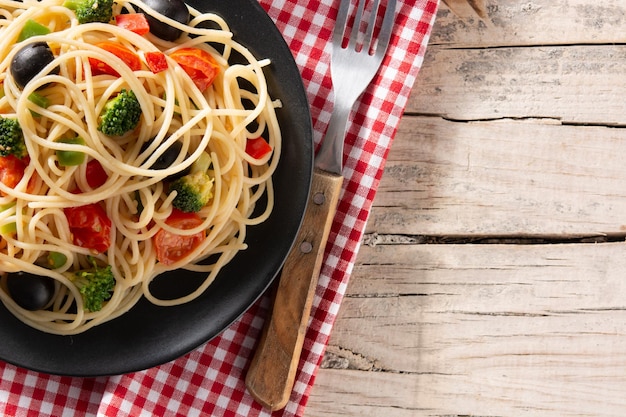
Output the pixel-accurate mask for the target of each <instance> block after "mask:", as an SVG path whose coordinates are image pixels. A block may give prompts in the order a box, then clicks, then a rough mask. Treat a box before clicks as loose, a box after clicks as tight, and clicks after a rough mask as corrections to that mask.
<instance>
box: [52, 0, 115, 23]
mask: <svg viewBox="0 0 626 417" xmlns="http://www.w3.org/2000/svg"><path fill="white" fill-rule="evenodd" d="M63 6H64V7H67V8H68V9H70V10H73V11H74V13H76V19H78V23H92V22H101V23H109V22H110V21H111V19H112V18H113V0H65V2H64V3H63Z"/></svg>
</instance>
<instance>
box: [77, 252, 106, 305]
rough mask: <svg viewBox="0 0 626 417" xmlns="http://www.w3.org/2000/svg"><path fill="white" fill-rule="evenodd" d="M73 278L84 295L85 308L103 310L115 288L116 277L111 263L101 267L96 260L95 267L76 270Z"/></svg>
mask: <svg viewBox="0 0 626 417" xmlns="http://www.w3.org/2000/svg"><path fill="white" fill-rule="evenodd" d="M71 280H72V282H73V283H74V284H75V285H76V287H78V290H79V291H80V294H81V295H82V297H83V304H84V306H85V310H89V311H100V310H102V304H103V303H104V302H105V301H106V300H108V299H110V298H111V293H112V292H113V288H115V277H114V276H113V271H112V270H111V265H107V266H106V267H105V268H99V267H98V265H96V262H95V261H94V262H93V268H91V269H83V270H80V271H76V272H74V274H73V275H72V277H71Z"/></svg>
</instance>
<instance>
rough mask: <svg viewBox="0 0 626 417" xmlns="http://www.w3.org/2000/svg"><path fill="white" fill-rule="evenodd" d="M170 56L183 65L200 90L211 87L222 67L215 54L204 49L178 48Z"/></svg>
mask: <svg viewBox="0 0 626 417" xmlns="http://www.w3.org/2000/svg"><path fill="white" fill-rule="evenodd" d="M170 58H172V59H173V60H174V61H176V62H177V63H178V65H180V66H181V68H182V69H183V70H184V71H185V72H186V73H187V74H188V75H189V76H190V77H191V79H192V80H193V82H194V84H195V85H196V86H197V87H198V89H200V91H204V90H206V89H207V88H209V86H210V85H211V84H212V83H213V81H214V80H215V77H217V74H219V71H220V67H219V65H218V64H217V62H216V61H215V59H214V58H213V56H212V55H211V54H210V53H208V52H207V51H205V50H204V49H199V48H181V49H177V50H176V51H174V52H172V53H171V54H170Z"/></svg>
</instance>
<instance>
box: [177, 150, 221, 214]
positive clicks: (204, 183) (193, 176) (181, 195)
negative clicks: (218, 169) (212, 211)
mask: <svg viewBox="0 0 626 417" xmlns="http://www.w3.org/2000/svg"><path fill="white" fill-rule="evenodd" d="M210 166H211V157H210V156H209V154H208V153H206V152H202V154H200V157H199V158H198V159H197V160H196V161H194V163H193V164H191V170H190V171H189V174H187V175H184V176H182V177H180V178H179V179H177V180H174V181H172V183H171V184H170V191H176V197H174V200H173V201H172V205H173V206H174V207H176V208H177V209H179V210H180V211H184V212H186V213H191V212H194V213H195V212H198V211H200V209H202V207H204V206H205V205H206V204H207V203H208V202H209V200H210V199H211V197H213V179H212V178H211V177H209V174H208V173H207V170H208V169H209V167H210Z"/></svg>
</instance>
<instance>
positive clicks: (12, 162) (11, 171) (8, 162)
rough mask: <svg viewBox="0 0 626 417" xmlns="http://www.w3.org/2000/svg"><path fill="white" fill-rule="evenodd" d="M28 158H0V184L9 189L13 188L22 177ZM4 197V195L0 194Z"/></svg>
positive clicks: (10, 156) (12, 156) (13, 156)
mask: <svg viewBox="0 0 626 417" xmlns="http://www.w3.org/2000/svg"><path fill="white" fill-rule="evenodd" d="M28 162H29V161H28V158H24V159H19V158H18V157H16V156H15V155H8V156H3V157H0V182H2V183H3V184H4V185H6V186H7V187H10V188H15V186H16V185H17V183H18V182H20V180H21V179H22V177H24V170H25V169H26V166H27V165H28ZM0 194H1V195H4V193H0Z"/></svg>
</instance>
